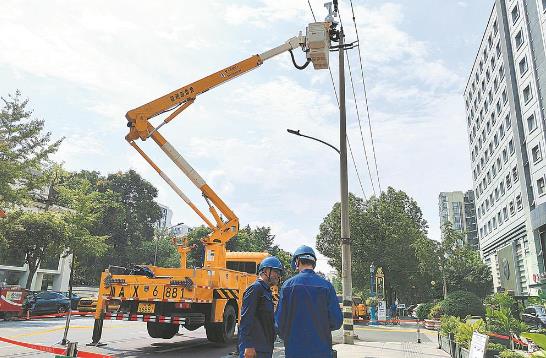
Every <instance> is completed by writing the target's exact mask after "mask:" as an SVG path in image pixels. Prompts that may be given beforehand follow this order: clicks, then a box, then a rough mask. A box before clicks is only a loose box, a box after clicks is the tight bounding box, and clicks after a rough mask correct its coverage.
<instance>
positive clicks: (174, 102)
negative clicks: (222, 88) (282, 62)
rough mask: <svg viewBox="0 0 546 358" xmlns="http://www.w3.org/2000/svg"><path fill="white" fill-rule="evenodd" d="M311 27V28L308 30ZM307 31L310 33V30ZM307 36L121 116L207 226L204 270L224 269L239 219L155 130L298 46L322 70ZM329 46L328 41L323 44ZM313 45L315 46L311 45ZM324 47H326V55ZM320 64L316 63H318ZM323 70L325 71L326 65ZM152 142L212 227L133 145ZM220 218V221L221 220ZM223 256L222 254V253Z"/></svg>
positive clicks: (319, 26)
mask: <svg viewBox="0 0 546 358" xmlns="http://www.w3.org/2000/svg"><path fill="white" fill-rule="evenodd" d="M311 26H314V27H313V29H311ZM329 28H330V23H329V22H324V23H314V24H311V25H310V27H309V28H308V30H307V32H308V36H309V33H311V34H312V35H314V37H315V38H316V33H317V29H318V32H319V33H320V32H321V31H323V32H325V33H326V34H327V33H328V30H329ZM310 29H311V30H310ZM308 36H307V37H306V36H302V35H301V33H300V35H299V36H296V37H293V38H291V39H290V40H288V41H287V42H286V43H284V44H282V45H280V46H278V47H275V48H273V49H271V50H269V51H266V52H264V53H261V54H259V55H254V56H251V57H249V58H247V59H245V60H243V61H240V62H238V63H236V64H234V65H231V66H229V67H226V68H224V69H222V70H220V71H218V72H215V73H213V74H211V75H209V76H207V77H204V78H202V79H200V80H198V81H195V82H193V83H190V84H188V85H186V86H183V87H181V88H179V89H177V90H175V91H173V92H170V93H168V94H166V95H164V96H162V97H160V98H158V99H155V100H153V101H151V102H149V103H147V104H145V105H143V106H140V107H138V108H135V109H132V110H130V111H129V112H127V114H126V115H125V117H126V118H127V121H128V124H127V126H128V127H129V128H130V129H129V134H127V136H126V137H125V139H126V140H127V141H128V142H129V144H130V145H131V146H133V147H134V148H135V149H136V150H137V151H138V153H140V155H141V156H142V157H143V158H144V159H145V160H146V161H147V162H148V163H149V164H150V165H151V166H152V167H153V168H154V170H155V171H156V172H157V173H158V174H159V175H160V176H161V177H162V178H163V179H164V180H165V181H166V182H167V184H169V186H170V187H171V188H172V189H173V190H174V191H175V192H176V193H177V194H178V196H180V198H182V200H184V201H185V202H186V203H187V204H188V205H189V206H190V207H191V208H192V209H193V210H194V211H195V212H196V213H197V215H199V217H201V219H203V221H204V222H205V223H206V224H207V226H208V227H209V228H210V229H211V230H212V233H211V234H210V235H209V236H208V237H207V238H206V239H205V240H204V241H205V244H206V246H207V248H206V253H205V267H225V243H226V242H227V241H229V240H230V239H231V238H232V237H234V236H236V235H237V233H238V231H239V219H238V218H237V216H236V215H235V213H234V212H233V211H232V210H231V209H230V208H229V207H228V206H227V205H226V203H224V201H223V200H222V199H221V198H220V197H219V196H218V195H217V194H216V193H215V192H214V190H212V188H211V187H209V186H208V184H207V183H206V182H205V180H204V179H203V178H202V177H201V175H199V173H197V172H196V171H195V169H193V168H192V167H191V165H190V164H189V163H188V162H187V161H186V160H185V159H184V157H183V156H182V155H181V154H180V153H179V152H178V151H177V150H176V149H175V148H174V147H173V146H172V145H171V144H170V143H169V142H168V141H167V140H166V139H165V137H163V136H162V135H161V134H160V133H159V131H158V130H159V128H161V127H162V126H163V125H165V124H167V123H169V122H170V121H172V120H173V119H174V118H175V117H176V116H177V115H178V114H180V113H181V112H182V111H183V110H185V109H186V108H188V107H189V106H190V105H191V104H193V102H194V101H195V99H196V97H197V96H198V95H200V94H201V93H204V92H206V91H208V90H210V89H211V88H214V87H216V86H219V85H221V84H223V83H225V82H227V81H229V80H231V79H233V78H235V77H237V76H240V75H242V74H244V73H247V72H249V71H251V70H253V69H255V68H257V67H259V66H260V65H261V64H262V63H263V62H264V61H265V60H267V59H270V58H272V57H274V56H276V55H279V54H281V53H284V52H287V51H291V50H293V49H296V48H298V47H301V48H302V50H304V51H305V52H306V53H307V57H308V62H309V61H313V64H314V66H315V68H316V69H318V68H324V67H321V66H324V61H326V64H327V58H326V60H324V55H322V52H320V54H321V55H322V58H320V60H317V62H316V63H315V60H314V57H313V56H315V57H316V53H317V51H316V50H315V49H316V43H317V42H316V41H315V42H313V43H312V44H311V46H309V45H310V44H309V43H308V42H306V40H307V38H308ZM325 43H327V46H329V39H328V41H325ZM313 45H315V46H313ZM327 52H328V48H326V55H327ZM319 61H320V63H319ZM325 68H328V67H327V66H326V67H325ZM169 111H173V112H172V113H171V114H169V115H168V116H167V117H166V118H165V119H164V120H163V122H161V123H160V124H159V125H158V126H157V127H154V126H153V125H152V124H151V123H150V120H151V119H152V118H153V117H156V116H158V115H160V114H163V113H166V112H169ZM150 137H151V138H152V140H153V141H154V142H155V143H156V144H157V145H158V146H159V147H160V148H161V150H163V152H164V153H165V154H166V155H167V156H168V157H169V158H170V159H171V160H172V161H173V162H174V163H175V164H176V165H177V166H178V167H179V168H180V170H182V171H183V172H184V174H185V175H186V176H187V177H188V178H189V179H190V180H191V181H192V182H193V183H194V185H195V186H196V187H197V188H198V189H199V190H200V191H201V193H202V194H203V196H204V198H205V200H206V202H207V204H208V207H209V211H210V212H211V214H212V216H213V217H214V221H215V224H213V223H212V222H211V221H210V220H209V219H208V218H207V217H206V216H205V215H204V214H203V213H202V212H201V211H200V210H199V209H198V208H197V207H196V206H195V205H194V204H193V203H192V202H191V200H190V199H189V198H188V197H187V196H186V195H185V194H184V193H183V192H182V190H180V188H179V187H178V186H177V185H176V184H175V183H174V182H173V181H172V180H171V179H170V178H169V177H168V176H167V175H166V174H165V173H164V172H163V171H162V170H161V169H160V168H159V167H158V166H157V165H156V164H155V163H154V162H153V161H152V160H151V159H150V157H148V155H147V154H146V153H145V152H144V151H143V150H142V149H141V148H140V147H139V146H138V145H137V143H136V141H137V140H138V139H141V140H143V141H144V140H146V139H148V138H150ZM221 215H223V217H224V218H222V217H221ZM222 253H223V254H222Z"/></svg>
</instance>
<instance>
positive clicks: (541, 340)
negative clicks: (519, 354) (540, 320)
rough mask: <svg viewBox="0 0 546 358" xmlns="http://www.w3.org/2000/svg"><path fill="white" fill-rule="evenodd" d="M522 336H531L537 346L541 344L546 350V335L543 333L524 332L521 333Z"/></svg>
mask: <svg viewBox="0 0 546 358" xmlns="http://www.w3.org/2000/svg"><path fill="white" fill-rule="evenodd" d="M521 336H522V337H525V338H529V339H530V340H532V341H533V342H535V343H536V345H537V346H539V347H540V348H541V349H545V350H546V335H544V334H542V333H529V332H524V333H522V334H521Z"/></svg>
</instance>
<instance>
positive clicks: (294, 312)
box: [275, 245, 343, 358]
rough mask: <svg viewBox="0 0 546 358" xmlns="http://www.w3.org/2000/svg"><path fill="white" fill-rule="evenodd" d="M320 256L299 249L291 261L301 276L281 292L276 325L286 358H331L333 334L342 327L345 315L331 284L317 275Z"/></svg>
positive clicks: (302, 248)
mask: <svg viewBox="0 0 546 358" xmlns="http://www.w3.org/2000/svg"><path fill="white" fill-rule="evenodd" d="M316 262H317V256H316V255H315V251H314V250H313V249H312V248H311V247H309V246H305V245H304V246H300V247H299V248H298V249H297V250H296V251H295V252H294V255H293V257H292V268H293V269H297V270H298V271H299V273H298V274H297V275H296V276H294V277H292V278H290V279H289V280H287V281H286V282H285V283H284V285H283V286H282V288H281V292H280V298H279V303H278V306H277V312H276V313H275V325H276V327H277V332H278V334H279V336H280V337H281V338H282V339H283V341H284V346H285V356H286V358H331V357H332V356H333V351H332V333H331V331H335V330H337V329H339V328H340V327H341V325H342V323H343V314H342V313H341V308H340V307H339V303H338V300H337V296H336V291H335V290H334V287H333V286H332V284H331V283H330V282H328V281H327V280H325V279H323V278H322V277H320V276H319V275H317V274H316V273H315V271H314V268H315V266H316Z"/></svg>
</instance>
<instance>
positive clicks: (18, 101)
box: [0, 91, 63, 208]
mask: <svg viewBox="0 0 546 358" xmlns="http://www.w3.org/2000/svg"><path fill="white" fill-rule="evenodd" d="M1 100H2V102H3V105H2V108H0V208H6V207H9V206H12V205H13V204H23V203H25V202H28V200H29V199H30V195H31V193H32V192H33V190H35V189H38V188H41V187H42V185H43V182H42V181H41V180H40V179H41V176H40V175H37V174H39V173H40V172H41V170H42V167H43V165H44V164H46V163H47V162H48V159H49V157H50V155H51V154H53V153H55V152H56V151H57V150H58V148H59V145H60V144H61V142H62V140H63V139H62V138H61V139H59V140H56V141H52V139H51V133H50V132H45V131H44V120H42V119H36V118H31V117H32V110H31V109H28V108H27V107H28V104H29V100H28V99H23V98H22V96H21V93H20V92H19V91H16V92H15V95H8V97H7V98H4V97H1Z"/></svg>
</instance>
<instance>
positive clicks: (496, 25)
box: [493, 20, 499, 36]
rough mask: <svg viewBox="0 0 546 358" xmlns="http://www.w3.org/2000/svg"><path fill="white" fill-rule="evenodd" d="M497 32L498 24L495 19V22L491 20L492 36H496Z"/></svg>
mask: <svg viewBox="0 0 546 358" xmlns="http://www.w3.org/2000/svg"><path fill="white" fill-rule="evenodd" d="M498 33H499V25H498V23H497V20H495V22H493V36H497V34H498Z"/></svg>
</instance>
